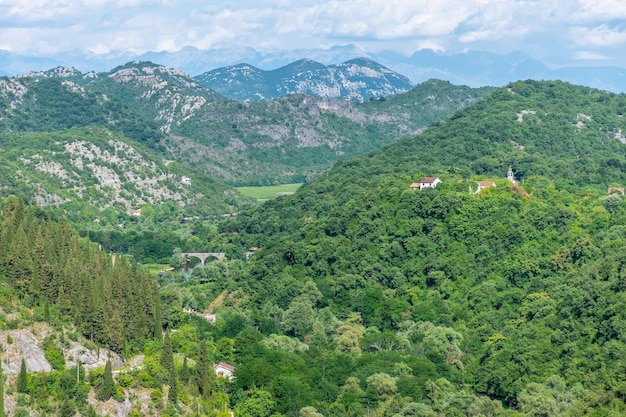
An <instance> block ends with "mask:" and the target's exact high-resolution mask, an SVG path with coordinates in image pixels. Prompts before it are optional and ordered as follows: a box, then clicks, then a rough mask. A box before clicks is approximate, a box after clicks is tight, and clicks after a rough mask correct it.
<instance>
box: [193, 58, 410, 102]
mask: <svg viewBox="0 0 626 417" xmlns="http://www.w3.org/2000/svg"><path fill="white" fill-rule="evenodd" d="M195 79H196V80H198V81H199V82H201V83H202V84H204V85H205V86H207V87H209V88H211V89H213V90H215V91H217V92H218V93H220V94H222V95H224V96H226V97H229V98H232V99H235V100H252V101H260V100H267V99H272V98H278V97H283V96H287V95H290V94H310V95H314V96H318V97H326V98H342V99H346V100H350V101H355V102H363V101H365V100H367V99H369V98H372V97H384V96H390V95H396V94H400V93H404V92H407V91H409V90H410V89H411V88H412V87H413V84H412V83H411V80H409V79H408V78H407V77H405V76H403V75H400V74H398V73H397V72H394V71H391V70H390V69H389V68H385V67H384V66H382V65H380V64H378V63H376V62H374V61H372V60H371V59H368V58H356V59H352V60H350V61H347V62H344V63H342V64H338V65H329V66H326V65H324V64H321V63H319V62H315V61H311V60H310V59H301V60H299V61H296V62H293V63H291V64H289V65H285V66H284V67H281V68H278V69H276V70H272V71H264V70H262V69H260V68H256V67H253V66H251V65H248V64H239V65H233V66H229V67H224V68H218V69H216V70H213V71H209V72H205V73H204V74H201V75H198V76H197V77H195Z"/></svg>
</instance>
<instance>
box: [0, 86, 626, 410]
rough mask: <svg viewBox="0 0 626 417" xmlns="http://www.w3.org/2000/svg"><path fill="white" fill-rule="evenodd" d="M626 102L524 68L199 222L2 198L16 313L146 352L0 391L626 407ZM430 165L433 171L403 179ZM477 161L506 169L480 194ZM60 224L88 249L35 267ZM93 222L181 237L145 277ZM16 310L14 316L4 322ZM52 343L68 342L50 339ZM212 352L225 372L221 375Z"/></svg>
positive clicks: (66, 403) (198, 401) (396, 406)
mask: <svg viewBox="0 0 626 417" xmlns="http://www.w3.org/2000/svg"><path fill="white" fill-rule="evenodd" d="M624 111H626V96H624V95H614V94H609V93H605V92H601V91H597V90H593V89H588V88H583V87H576V86H572V85H569V84H565V83H561V82H533V81H525V82H518V83H513V84H511V85H509V86H507V87H505V88H503V89H499V90H497V91H495V92H494V93H492V94H491V95H489V96H488V97H487V98H485V99H484V100H482V101H480V102H478V103H476V104H474V105H472V106H470V107H468V108H466V109H463V110H461V111H459V112H458V113H456V114H455V115H454V116H453V117H451V118H450V119H447V120H445V121H442V122H440V123H437V124H435V125H434V126H432V127H431V128H429V129H428V130H427V131H425V132H424V133H422V134H420V135H417V136H414V137H411V138H407V139H403V140H401V141H399V142H398V143H396V144H393V145H389V146H387V147H385V148H383V149H381V150H379V151H374V152H371V153H368V154H366V155H364V156H361V157H357V158H353V159H349V160H347V161H345V162H341V163H338V164H337V165H335V166H334V167H333V168H332V169H331V170H330V171H328V172H326V173H324V174H322V175H321V176H320V177H319V178H317V179H315V180H313V181H311V182H309V183H307V184H305V185H304V186H302V187H301V188H300V189H298V191H297V192H296V193H295V194H294V195H290V196H283V197H279V198H277V199H275V200H271V201H268V202H266V203H264V204H263V205H261V206H259V207H256V208H251V209H249V210H245V211H243V212H241V213H239V214H238V215H237V216H236V217H228V218H226V219H225V220H223V221H221V222H219V223H218V224H217V225H211V226H207V224H206V223H204V222H200V221H198V222H195V223H194V222H193V221H192V222H191V223H192V224H191V225H190V227H191V230H192V231H193V232H192V233H191V234H189V235H178V236H176V235H163V234H160V233H159V230H158V228H157V229H155V230H153V231H152V232H150V233H147V232H148V230H144V231H143V232H146V234H145V235H143V234H142V233H143V232H142V233H137V234H134V235H131V234H125V233H122V232H120V231H113V230H92V231H84V232H83V233H81V236H83V237H82V238H78V237H77V235H76V234H74V233H73V232H71V231H70V227H69V224H68V223H67V222H66V221H65V220H63V219H60V220H55V218H54V216H53V211H51V210H40V209H36V208H30V207H23V205H22V204H21V202H20V200H18V199H15V198H13V197H12V198H10V199H8V200H7V201H6V202H5V204H4V207H3V215H4V219H6V220H4V221H3V223H2V231H3V234H2V236H3V238H2V240H1V241H0V243H1V244H2V245H1V248H0V249H1V250H0V254H3V255H2V257H0V260H3V261H2V264H1V265H2V269H1V270H0V275H1V276H2V281H1V282H0V284H1V285H0V289H2V291H4V293H5V294H6V297H5V299H6V301H5V302H3V303H2V308H3V310H4V312H5V314H6V315H7V319H5V321H4V326H6V328H10V326H13V327H19V325H20V323H21V325H28V324H29V323H31V322H37V321H42V322H48V323H49V324H50V325H52V326H57V327H61V328H62V326H72V323H74V324H73V325H74V326H75V329H76V330H75V332H65V333H67V334H69V333H72V334H73V333H76V335H74V336H73V337H74V338H76V339H77V340H87V341H91V340H93V343H97V344H98V345H100V346H102V347H103V348H109V349H111V350H112V351H115V352H119V353H120V354H121V355H122V356H123V357H124V358H126V359H131V358H135V357H136V355H137V354H142V355H143V362H142V366H141V367H130V368H126V369H122V370H121V371H120V372H119V373H118V374H116V375H115V377H111V379H109V377H108V376H107V375H109V373H110V372H111V371H110V366H105V367H103V368H96V369H94V370H91V371H90V372H89V373H85V375H87V374H88V376H87V377H86V379H85V380H86V381H88V383H87V382H86V383H85V384H84V386H81V387H82V388H80V389H76V391H75V392H76V393H74V394H67V393H68V392H69V391H65V388H64V385H63V383H62V381H63V375H64V374H63V372H74V374H75V373H76V372H78V373H79V374H80V372H81V370H80V369H78V370H76V369H74V370H73V371H71V370H61V369H58V370H55V371H53V372H52V373H50V376H49V377H47V378H49V379H50V380H51V381H59V382H58V383H54V382H51V386H50V389H48V390H47V391H46V392H48V393H50V397H49V398H48V399H47V400H45V401H43V400H42V399H41V398H40V394H39V393H40V391H41V389H40V386H41V376H40V375H38V374H32V373H31V374H28V375H27V377H26V380H27V384H26V386H27V388H26V392H22V391H20V389H19V387H18V382H19V380H20V378H19V375H18V376H17V377H16V376H15V375H14V376H11V378H9V379H8V380H7V382H6V383H5V386H4V388H5V392H8V394H7V395H8V396H9V397H8V398H15V396H17V397H18V399H19V398H22V399H21V403H22V404H24V405H23V406H22V407H23V408H24V409H26V408H29V409H32V410H35V411H36V412H45V411H49V412H57V413H59V414H60V415H70V414H61V410H62V408H63V407H65V409H67V408H69V409H71V410H79V411H80V412H81V413H85V414H87V415H89V414H88V413H91V412H92V410H91V409H90V408H89V407H86V406H81V405H80V404H81V402H80V399H81V398H84V397H81V396H80V395H84V392H89V391H90V390H91V391H92V392H93V393H94V395H99V397H98V398H101V399H106V398H108V397H107V394H108V393H111V394H110V396H113V398H116V399H117V401H122V400H123V399H124V398H125V397H128V398H129V399H130V401H131V404H132V407H133V410H132V413H135V415H140V414H138V413H146V414H152V415H169V416H172V415H189V416H191V415H209V416H222V415H226V414H228V410H229V409H232V410H233V411H234V413H235V415H236V416H253V417H270V416H272V417H281V416H294V417H295V416H297V417H307V416H316V417H319V416H339V417H344V416H345V417H348V416H350V417H352V416H354V417H357V416H378V417H381V416H388V417H408V416H432V417H436V416H571V417H574V416H619V415H624V414H626V402H625V401H626V369H625V367H624V361H623V357H624V355H625V354H626V327H625V323H626V317H625V315H624V308H622V307H623V304H624V302H625V300H626V298H625V294H626V292H625V289H626V287H625V281H624V279H625V277H626V272H625V271H626V269H625V267H624V265H626V251H625V250H624V247H625V244H626V205H625V204H624V201H623V200H624V196H623V195H622V193H621V192H620V191H618V192H616V193H612V194H608V193H607V189H608V188H609V187H611V188H615V187H617V188H623V187H624V185H626V159H625V158H626V144H624V143H623V142H624V141H625V139H624V135H623V132H624V131H626V121H624V118H623V116H624ZM509 167H511V168H512V169H513V172H514V174H515V183H512V182H510V181H509V180H508V179H506V178H505V175H506V173H507V170H508V169H509ZM424 176H437V177H438V178H440V179H441V180H442V181H443V182H442V184H440V185H439V186H438V187H436V188H427V189H423V190H421V191H419V190H412V189H410V185H411V184H412V183H413V182H419V180H420V179H421V178H422V177H424ZM477 180H493V181H494V182H495V187H489V188H487V189H484V190H482V191H480V192H479V193H477V192H476V186H477V184H476V181H477ZM17 213H23V214H21V215H20V214H17ZM159 213H160V212H159V210H158V209H155V212H154V213H151V214H150V216H155V215H156V216H158V215H161V214H159ZM17 219H20V220H19V221H18V220H17ZM22 224H24V225H22ZM33 224H36V225H37V227H32V225H33ZM25 225H28V226H25ZM66 229H67V232H65V230H66ZM20 230H21V232H20ZM22 235H23V237H21V236H22ZM59 235H63V236H67V238H63V239H59V238H58V236H59ZM49 236H55V239H56V241H54V244H52V243H49V244H48V245H49V247H51V248H56V247H57V246H58V242H67V243H66V244H64V245H62V246H61V247H67V251H69V252H63V251H62V250H59V249H55V250H58V251H60V252H61V253H73V254H76V256H68V255H61V253H59V255H55V254H51V255H50V256H49V257H44V260H45V259H48V258H50V259H59V262H60V264H58V265H59V266H56V265H57V261H55V262H54V263H50V266H49V267H48V269H45V268H44V272H41V273H40V272H39V271H40V269H42V268H41V267H40V265H41V264H40V262H39V261H36V260H38V259H39V260H40V259H41V257H39V258H37V256H40V253H41V252H40V251H38V250H37V249H36V248H37V247H39V246H41V247H46V243H45V242H47V239H48V237H49ZM168 236H171V237H173V238H172V239H170V238H169V237H168ZM86 238H91V239H93V240H96V241H107V242H109V244H113V243H114V244H115V245H119V246H120V251H124V250H128V251H130V247H131V246H134V245H139V246H140V245H141V244H142V242H145V241H142V238H145V239H146V241H147V242H153V244H155V245H156V244H157V243H160V244H161V245H162V249H161V250H162V251H163V253H164V254H165V253H166V248H167V247H170V249H171V256H170V259H169V265H163V266H162V268H163V270H162V271H161V273H159V274H158V275H156V274H155V276H153V277H149V276H148V274H147V273H146V272H144V270H143V269H142V267H141V266H140V265H136V264H135V263H134V260H132V259H125V258H119V257H116V258H115V263H114V262H113V260H112V259H111V258H110V257H108V256H106V255H105V254H104V253H103V252H102V251H100V250H99V248H97V246H94V245H92V244H90V243H88V241H87V240H86ZM127 239H128V241H127ZM20 242H22V243H20ZM125 244H126V246H125V247H124V245H125ZM24 245H26V246H28V247H29V248H30V249H27V250H25V251H22V250H21V249H18V248H23V247H24ZM38 245H39V246H38ZM196 245H197V247H201V248H203V249H202V250H206V251H211V252H226V253H227V257H226V259H225V260H209V261H208V263H207V265H206V266H203V267H202V266H197V267H196V268H194V269H193V270H185V268H186V267H191V266H193V265H191V262H189V259H185V257H184V256H180V253H181V252H182V253H184V252H186V251H191V248H192V247H196ZM145 247H146V246H144V248H145ZM251 247H258V250H256V251H251V252H249V253H248V255H247V256H244V253H245V252H246V251H248V250H249V249H250V248H251ZM50 250H52V249H50ZM24 253H27V254H29V256H23V255H20V254H24ZM162 257H165V255H163V256H162ZM74 259H82V262H75V261H74ZM246 259H247V260H246ZM29 260H30V263H29ZM43 264H44V265H46V263H45V262H44V263H43ZM24 265H26V266H24ZM28 265H31V266H28ZM170 268H171V269H170ZM166 270H167V271H166ZM24 271H25V272H24ZM45 271H48V272H45ZM49 271H52V272H49ZM55 271H62V273H55ZM65 277H68V278H67V279H68V280H67V282H66V281H55V280H61V279H65ZM76 277H78V278H76ZM131 277H132V279H131V281H130V282H129V281H127V279H130V278H131ZM115 280H118V281H115ZM50 282H63V284H62V285H61V286H60V287H59V285H57V284H55V285H53V287H54V289H52V288H51V285H50V284H49V283H50ZM114 282H115V283H116V284H114ZM45 283H48V284H45ZM157 284H158V287H157ZM120 285H121V287H120ZM79 288H83V289H85V290H81V291H80V294H81V296H83V297H84V296H85V294H87V293H89V294H93V295H92V296H91V297H93V298H91V300H93V305H94V306H99V307H98V308H100V309H102V311H103V314H95V316H96V317H97V318H102V320H101V321H100V320H94V321H92V322H91V323H93V325H91V326H87V325H86V324H85V322H84V320H82V317H83V316H82V314H87V313H88V312H85V311H84V310H83V309H82V308H81V306H82V305H83V304H81V303H77V302H73V303H71V304H69V305H68V303H67V299H70V300H75V298H69V296H68V295H66V294H68V293H69V292H70V291H77V289H79ZM139 288H144V290H138V289H139ZM157 293H158V298H157V297H156V294H157ZM72 294H75V293H72ZM138 294H139V295H140V298H139V299H135V298H133V297H136V296H137V295H138ZM146 294H152V295H153V296H149V297H145V295H146ZM78 299H80V298H78ZM126 303H130V304H126ZM137 303H139V304H137ZM141 306H143V307H141ZM135 309H139V310H141V311H140V312H135ZM16 310H17V311H20V312H21V316H20V317H21V319H19V320H17V321H15V319H14V320H13V321H11V320H9V317H13V316H9V315H10V314H11V313H12V312H15V311H16ZM46 310H48V311H49V313H47V314H46V313H45V311H46ZM109 312H110V314H109ZM194 312H210V313H214V314H215V315H216V321H215V323H211V322H210V321H207V320H205V319H203V318H201V317H199V316H198V315H197V314H194ZM116 316H117V317H116ZM87 323H90V322H87ZM3 328H5V327H3ZM161 332H163V333H162V334H161ZM61 333H63V334H65V333H64V332H61ZM97 334H100V335H101V336H100V337H98V336H96V335H97ZM120 334H121V335H123V337H122V338H121V339H120V338H119V337H118V338H116V337H117V336H119V335H120ZM120 340H122V341H123V343H119V341H120ZM52 342H54V343H52ZM7 343H8V342H7ZM48 343H49V345H46V346H48V347H49V346H50V345H53V346H62V341H61V337H60V336H59V337H58V338H57V339H56V342H55V341H54V340H52V341H49V342H48ZM55 343H56V344H55ZM220 361H222V362H225V363H227V364H230V365H233V366H234V367H235V378H234V379H233V380H228V379H224V378H216V377H215V374H214V372H213V371H212V369H210V366H211V364H212V363H217V362H220ZM46 381H48V379H46ZM46 384H47V382H46ZM55 384H56V385H55ZM19 392H22V394H23V396H22V397H19V394H18V393H19ZM78 392H82V393H83V394H79V393H78ZM53 393H54V394H53ZM144 394H145V395H148V396H149V398H150V400H149V401H148V402H149V404H148V405H146V406H144V408H141V406H140V403H141V401H139V400H138V398H140V395H144ZM144 398H145V397H144ZM93 405H94V409H97V408H98V406H99V403H94V404H93ZM140 410H141V411H140Z"/></svg>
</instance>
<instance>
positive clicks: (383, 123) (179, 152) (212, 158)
mask: <svg viewBox="0 0 626 417" xmlns="http://www.w3.org/2000/svg"><path fill="white" fill-rule="evenodd" d="M83 84H84V86H85V88H86V89H87V90H89V91H94V92H97V93H98V94H99V95H104V96H107V97H111V98H115V99H116V100H119V101H120V102H121V103H124V105H125V106H127V107H128V108H130V109H133V110H134V111H136V112H137V113H139V114H141V115H142V117H144V118H145V119H146V120H149V121H150V123H154V124H156V125H157V126H158V127H159V128H160V129H161V131H163V132H165V133H167V135H165V137H164V138H163V140H162V141H161V142H160V144H161V145H162V146H164V147H165V148H167V151H168V152H169V153H170V155H172V157H173V158H175V159H176V160H178V161H180V163H181V164H186V165H187V166H189V167H194V168H195V169H199V170H201V171H202V172H205V173H207V174H210V175H211V176H213V177H217V178H221V179H223V180H225V181H227V182H229V183H231V184H234V185H260V184H271V183H286V182H302V181H305V180H307V179H308V178H310V177H313V176H314V175H317V174H319V173H320V172H322V171H323V170H325V169H327V168H328V167H329V166H330V165H331V163H332V162H334V161H337V160H339V159H342V158H345V157H348V156H354V155H358V154H361V153H363V152H366V151H369V150H372V149H375V148H377V147H379V146H381V145H384V144H387V143H391V142H393V141H395V140H396V139H398V137H399V136H401V135H408V134H414V133H417V132H419V131H421V130H423V129H424V128H425V127H427V126H428V125H429V124H430V123H432V122H433V121H436V120H441V119H443V118H445V117H447V116H449V115H450V114H452V113H453V112H454V111H455V110H457V109H458V108H460V107H463V106H465V105H467V104H469V103H472V102H474V101H476V100H478V99H480V98H481V97H483V96H484V95H485V94H487V93H488V92H489V91H491V89H490V88H482V89H471V88H468V87H459V86H452V85H450V84H449V83H444V82H438V81H430V82H426V83H424V84H421V85H419V86H416V87H415V88H414V90H412V91H410V92H408V93H405V94H402V95H399V96H398V98H396V97H394V98H390V99H389V100H387V98H381V99H379V100H377V101H376V102H372V103H368V104H367V105H363V106H354V105H352V104H350V103H346V102H344V101H341V100H333V99H326V98H319V97H314V96H307V95H293V96H288V97H284V98H281V99H277V100H272V101H270V102H267V103H249V102H238V101H234V100H229V99H226V98H224V97H221V96H219V95H218V94H217V93H215V92H214V91H212V90H210V89H208V88H206V87H203V86H202V85H201V84H199V83H198V82H197V81H196V80H194V79H193V78H190V77H187V76H186V75H185V74H183V73H181V72H180V71H177V70H173V69H168V68H165V67H162V66H159V65H155V64H152V63H149V62H132V63H129V64H127V65H124V66H122V67H119V68H116V69H114V70H112V71H111V72H109V73H106V74H100V75H99V76H98V77H94V78H89V79H85V80H84V81H83ZM400 109H401V111H398V110H400Z"/></svg>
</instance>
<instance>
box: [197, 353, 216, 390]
mask: <svg viewBox="0 0 626 417" xmlns="http://www.w3.org/2000/svg"><path fill="white" fill-rule="evenodd" d="M214 380H215V372H213V366H212V365H211V363H210V361H209V352H208V350H207V346H206V343H205V342H204V341H203V342H200V350H199V352H198V360H197V361H196V375H195V383H196V385H197V386H198V391H199V392H200V394H201V395H202V397H203V398H205V399H207V398H208V397H209V394H211V389H212V388H213V381H214Z"/></svg>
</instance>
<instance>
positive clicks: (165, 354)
mask: <svg viewBox="0 0 626 417" xmlns="http://www.w3.org/2000/svg"><path fill="white" fill-rule="evenodd" d="M161 372H162V374H163V376H164V378H165V382H166V383H167V385H170V386H171V385H172V382H173V381H174V382H175V381H176V369H175V367H174V355H173V353H172V344H171V342H170V332H165V337H163V348H162V349H161Z"/></svg>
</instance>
